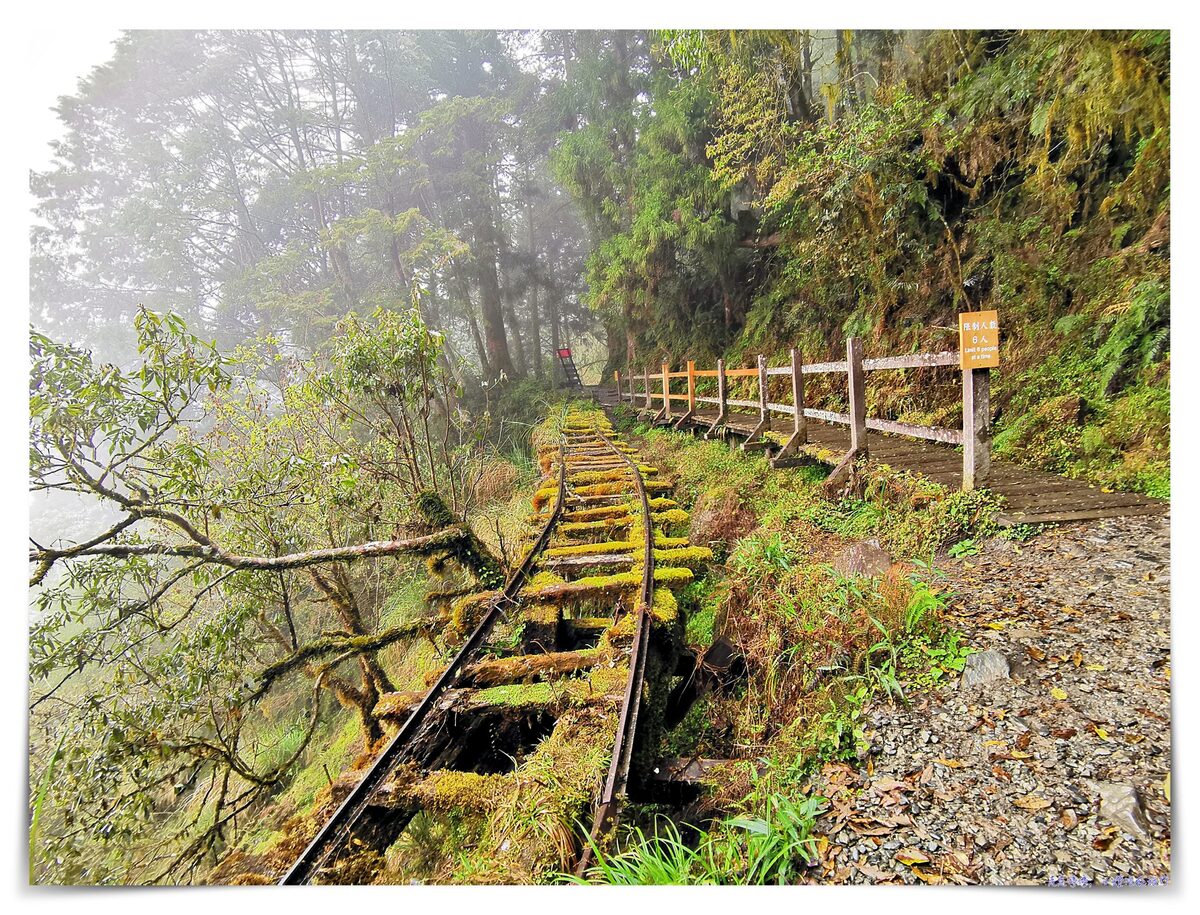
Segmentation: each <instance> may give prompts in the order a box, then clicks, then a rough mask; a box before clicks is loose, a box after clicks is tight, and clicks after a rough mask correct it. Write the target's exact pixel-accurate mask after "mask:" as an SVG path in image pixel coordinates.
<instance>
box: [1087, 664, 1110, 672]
mask: <svg viewBox="0 0 1200 915" xmlns="http://www.w3.org/2000/svg"><path fill="white" fill-rule="evenodd" d="M1084 669H1085V670H1093V671H1096V670H1108V668H1107V667H1105V666H1104V665H1103V664H1088V665H1087V666H1086V667H1085V668H1084Z"/></svg>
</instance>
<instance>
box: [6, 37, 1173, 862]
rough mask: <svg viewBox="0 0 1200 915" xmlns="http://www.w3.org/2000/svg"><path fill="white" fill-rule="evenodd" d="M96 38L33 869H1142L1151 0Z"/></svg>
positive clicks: (42, 375) (38, 304) (38, 665)
mask: <svg viewBox="0 0 1200 915" xmlns="http://www.w3.org/2000/svg"><path fill="white" fill-rule="evenodd" d="M85 70H86V67H85V66H83V65H82V64H81V67H80V76H81V79H80V81H79V83H78V86H77V89H76V91H75V93H74V94H73V95H71V96H67V97H63V98H61V99H60V100H59V102H58V106H57V109H56V110H57V114H58V117H59V119H60V122H61V127H62V132H61V135H60V137H59V138H58V139H57V140H55V141H54V143H53V144H52V145H53V150H52V155H53V158H52V160H48V161H50V162H51V164H49V165H48V167H46V168H45V169H44V170H40V171H35V172H34V173H33V174H32V175H31V178H30V181H31V189H32V192H33V195H34V198H35V199H36V206H35V208H34V211H33V213H32V214H31V217H30V223H31V226H32V228H31V254H30V287H31V306H30V329H29V354H30V368H29V371H30V389H29V397H30V400H29V410H30V446H29V462H30V467H29V488H30V496H29V505H30V543H29V570H30V591H29V608H30V609H29V659H30V660H29V663H30V670H29V678H30V679H29V734H28V743H29V778H30V784H29V804H28V812H29V823H30V829H29V855H30V858H29V879H30V881H31V882H32V883H41V884H154V883H166V884H177V883H275V882H278V881H280V880H281V879H284V880H285V882H287V880H288V877H287V876H285V875H291V876H295V875H298V874H300V875H302V877H303V879H302V880H301V879H299V877H297V879H296V881H295V882H309V881H310V880H311V882H324V883H397V884H407V883H410V882H414V881H415V882H421V883H472V884H480V883H485V884H490V883H555V882H571V881H574V882H584V883H625V884H649V883H864V882H866V883H880V882H884V883H886V882H906V883H993V884H994V883H1022V882H1025V883H1028V882H1037V883H1041V884H1043V885H1044V884H1045V883H1046V882H1047V881H1050V882H1053V881H1054V880H1055V879H1065V876H1064V875H1078V874H1086V875H1089V879H1091V880H1094V881H1098V882H1099V881H1103V880H1105V879H1109V878H1119V877H1129V876H1130V875H1132V876H1133V877H1139V876H1140V877H1142V878H1150V879H1155V880H1158V879H1161V880H1162V881H1164V882H1165V881H1166V879H1167V875H1168V874H1169V860H1170V752H1171V751H1170V723H1169V702H1170V644H1169V635H1168V632H1169V618H1168V614H1169V570H1168V569H1167V566H1166V561H1167V560H1166V556H1167V554H1168V552H1169V534H1168V528H1167V527H1166V524H1167V521H1166V520H1165V519H1164V515H1165V512H1166V510H1167V508H1168V506H1169V502H1168V501H1167V500H1169V498H1170V396H1169V390H1170V375H1169V368H1170V353H1169V342H1170V336H1169V332H1170V309H1169V305H1170V293H1169V274H1170V260H1169V255H1170V174H1169V164H1170V119H1169V115H1170V42H1169V34H1168V33H1167V32H1159V31H1121V32H1117V31H1112V32H1109V31H1062V32H1056V31H1022V30H1011V31H1000V30H996V31H963V30H958V31H919V32H918V31H911V32H905V31H888V30H822V31H804V30H795V31H688V30H655V31H606V32H598V31H512V32H490V31H486V32H485V31H377V32H369V31H361V32H360V31H311V32H310V31H282V30H281V31H261V30H260V31H130V32H125V33H123V34H122V35H121V37H120V38H119V39H118V40H117V41H116V42H115V43H114V44H113V45H112V47H111V55H110V58H109V59H108V60H107V61H105V62H104V63H102V64H101V65H99V66H96V67H94V68H93V69H91V70H90V72H84V71H85ZM992 310H994V311H996V312H997V313H998V314H999V316H1000V327H1001V338H1000V341H1001V342H1000V344H999V346H1000V350H999V353H1000V355H999V359H1000V361H999V364H998V367H997V368H995V369H993V370H992V372H991V375H990V401H989V400H988V399H987V395H988V392H989V389H988V388H987V387H984V388H982V389H971V390H972V394H971V397H973V398H976V399H973V400H966V401H964V397H965V396H966V391H967V388H966V387H964V385H968V384H969V379H970V377H971V375H970V373H971V371H972V370H970V369H964V371H960V370H959V361H958V360H959V356H958V354H957V350H958V349H959V345H960V336H959V334H960V328H959V320H960V319H959V315H960V313H968V312H988V311H992ZM847 341H852V342H851V343H850V344H849V347H850V348H849V349H848V343H847ZM855 347H861V352H862V353H865V356H866V357H867V361H866V365H867V369H868V371H869V379H868V382H867V383H866V384H865V388H859V389H855V388H854V385H855V384H856V381H855V376H854V366H855V362H854V360H855V359H856V358H860V356H861V354H860V355H859V356H856V355H855V354H856V353H859V350H858V349H855ZM793 351H794V353H795V354H797V355H794V356H793V355H792V353H793ZM948 351H955V352H954V353H953V361H952V362H951V361H950V357H947V358H945V359H941V361H938V358H937V357H931V358H929V359H925V361H923V362H922V361H921V360H920V359H918V358H917V354H929V353H934V354H945V353H947V352H948ZM848 352H849V354H850V355H847V354H848ZM909 356H911V357H913V358H912V359H909V360H908V361H905V359H896V360H893V361H894V362H895V363H896V365H898V366H899V365H903V366H908V367H909V368H910V369H911V370H903V371H899V370H886V369H887V368H888V367H887V366H885V365H884V364H883V363H885V362H887V360H886V359H884V357H909ZM760 357H761V358H760ZM922 358H924V357H922ZM718 359H720V360H722V361H721V363H720V366H721V368H720V369H719V370H717V369H716V367H717V366H718ZM789 359H791V360H792V361H791V362H789ZM800 359H802V360H803V363H804V369H803V370H802V369H801V368H800V367H799V366H800V362H799V361H798V360H800ZM843 359H846V360H848V362H847V363H841V362H838V360H843ZM871 360H875V363H872V362H871ZM881 360H882V361H881ZM756 365H757V366H769V367H770V372H768V370H767V369H766V368H762V369H761V371H762V374H761V375H760V374H758V372H757V371H751V369H752V368H753V367H755V366H756ZM789 365H791V366H793V367H794V368H784V367H786V366H789ZM834 365H837V366H840V368H839V369H837V370H836V371H834V369H833V368H823V366H834ZM964 365H965V363H964ZM685 366H688V368H687V370H686V371H684V367H685ZM914 366H915V367H916V368H912V367H914ZM860 368H861V366H860ZM875 368H879V369H880V370H878V371H876V370H873V369H875ZM726 370H733V371H731V372H730V374H729V377H728V391H727V389H726V388H727V385H726V375H725V374H724V373H725V372H726ZM809 370H811V373H810V374H807V375H805V374H804V372H808V371H809ZM974 371H975V372H979V371H981V370H979V369H976V370H974ZM664 372H669V373H679V377H678V378H677V379H676V381H675V386H674V387H670V385H671V378H670V377H666V376H664V374H663V373H664ZM822 372H825V373H824V374H823V373H822ZM847 373H849V374H847ZM964 373H965V374H964ZM718 375H719V376H720V377H719V383H720V387H719V388H718V387H717V383H718V378H717V376H718ZM684 376H686V381H684ZM804 378H807V381H806V387H804V388H800V387H798V385H799V384H800V380H802V379H804ZM847 378H849V382H847ZM964 378H965V379H967V380H965V381H964ZM793 381H794V384H795V385H796V387H793ZM847 383H849V385H850V387H849V388H847ZM756 384H757V385H759V387H755V385H756ZM631 385H632V388H631ZM685 385H686V387H687V390H688V393H687V394H683V393H682V392H683V391H684V387H685ZM667 388H670V397H668V398H666V399H665V400H664V399H663V397H662V393H663V391H664V390H666V389H667ZM856 390H865V394H864V395H862V396H865V404H864V403H862V402H861V399H860V395H859V394H858V393H856ZM979 390H982V391H983V392H984V393H983V397H984V399H983V401H982V403H983V404H984V409H983V414H981V415H982V419H978V418H976V419H975V420H973V418H972V415H971V410H972V409H973V407H972V406H971V405H972V404H978V403H979V400H978V399H977V398H978V396H979V394H978V391H979ZM631 392H632V396H631ZM697 392H698V394H697ZM768 392H769V400H770V402H771V405H772V408H774V405H776V404H777V403H778V404H783V405H787V404H792V403H795V404H797V405H800V402H801V401H800V396H801V395H802V396H803V398H804V404H805V405H806V406H807V407H808V408H812V409H810V410H807V411H806V410H804V409H800V413H804V412H808V413H809V414H810V416H811V417H815V418H813V419H810V420H809V422H808V426H809V427H811V428H812V429H814V430H815V429H817V428H818V427H820V426H821V425H822V422H825V424H826V425H827V426H828V428H831V429H832V428H835V427H836V428H840V427H838V426H837V423H838V422H841V423H842V424H843V425H844V424H847V423H848V424H849V425H854V422H855V419H854V417H855V416H862V415H867V414H869V416H870V417H873V418H878V420H879V423H882V425H879V424H876V425H871V421H867V422H865V423H864V424H863V425H862V438H861V440H860V439H859V438H853V439H850V441H851V442H852V444H851V445H850V446H849V447H850V450H849V452H846V447H844V446H842V445H835V444H828V442H831V441H833V439H822V438H821V437H820V434H818V432H817V431H805V432H804V433H803V435H804V436H807V440H805V439H803V438H802V437H801V438H794V440H792V441H787V438H788V435H789V434H791V432H792V430H793V416H795V430H796V432H797V435H800V429H801V425H802V422H803V417H802V416H800V415H797V414H796V411H795V410H794V409H792V408H790V407H789V408H788V409H790V410H792V415H783V416H782V418H780V417H778V416H777V417H776V419H775V425H774V426H769V428H768V429H767V432H769V433H770V434H767V432H764V427H763V424H762V423H761V422H759V424H758V426H755V422H757V421H758V419H759V416H760V407H759V401H760V399H761V404H762V406H761V416H762V417H767V416H768ZM653 395H658V397H659V400H658V402H657V403H654V402H653ZM760 395H761V398H760ZM697 396H699V398H700V401H704V398H708V401H707V402H711V403H714V404H716V403H718V402H719V403H720V409H721V411H724V410H725V403H726V400H728V401H729V403H730V404H732V405H733V407H731V409H741V410H742V412H743V414H744V415H745V416H747V417H749V420H750V421H749V422H747V423H744V425H745V427H746V428H744V429H742V431H741V432H736V430H734V431H733V432H731V431H730V430H726V431H725V434H722V435H718V434H716V433H717V431H718V427H719V426H720V425H721V424H722V422H723V421H724V420H725V419H726V417H725V416H724V415H721V416H718V411H717V410H716V409H712V410H711V411H709V413H708V414H706V415H704V416H703V417H702V413H703V411H702V410H701V408H700V407H698V406H697V403H698V402H697ZM793 398H794V400H793ZM964 403H966V404H968V406H966V407H964ZM798 408H799V407H798ZM685 410H686V411H687V412H688V415H687V416H682V417H681V414H684V412H685ZM656 411H657V413H656ZM856 411H862V412H856ZM664 414H665V415H664ZM839 417H841V419H839ZM846 417H849V418H848V419H847V418H846ZM701 418H703V420H704V422H703V428H700V427H699V426H697V424H698V423H699V420H700V419H701ZM676 420H678V421H676ZM689 421H690V423H691V425H692V426H693V427H694V429H693V431H701V432H703V431H704V430H705V429H707V430H708V434H707V435H688V434H686V429H687V427H688V423H689ZM872 421H873V420H872ZM973 421H974V422H975V426H974V427H972V426H971V423H972V422H973ZM730 422H732V420H730ZM889 423H890V424H891V426H890V427H889V426H888V424H889ZM668 425H669V427H668ZM734 425H736V423H734ZM750 427H754V428H753V429H751V428H750ZM868 428H870V429H872V430H875V431H872V432H871V433H870V435H869V436H868V435H867V432H866V430H867V429H868ZM942 428H949V429H951V430H953V433H952V434H941V433H938V432H937V430H939V429H942ZM971 428H976V429H978V430H985V431H986V442H987V447H988V449H990V450H989V451H988V454H990V460H991V462H992V463H991V466H990V473H991V477H990V478H985V477H984V476H983V474H984V472H985V471H987V469H988V465H987V464H978V465H977V466H978V467H979V468H982V469H981V470H980V476H979V478H978V482H979V483H980V484H981V485H977V486H974V487H972V486H971V485H969V483H968V480H967V478H965V477H962V476H961V475H962V474H964V473H966V472H967V471H965V470H959V468H960V467H964V466H966V465H964V463H963V461H964V458H963V453H965V454H966V455H967V460H968V462H969V461H971V460H975V458H974V457H973V455H974V454H975V452H974V451H971V450H970V448H971V447H974V445H973V444H971V443H969V442H968V441H967V439H968V437H969V430H970V429H971ZM780 429H785V430H786V434H784V435H783V437H782V438H779V437H778V436H779V430H780ZM889 429H890V431H895V430H899V434H897V435H884V434H883V432H881V431H879V430H883V431H889ZM905 430H925V431H924V432H918V433H914V434H918V435H923V436H924V437H925V438H926V439H928V438H934V439H937V441H938V442H941V444H924V443H923V444H922V446H921V447H923V448H926V449H927V450H926V451H921V452H919V456H918V452H917V451H916V450H915V449H916V446H915V445H909V446H908V448H907V449H906V448H905V447H904V446H902V445H900V444H896V443H898V442H902V441H905V440H904V439H902V438H901V437H900V435H902V434H904V433H905ZM930 430H932V431H930ZM958 430H962V431H961V432H959V431H958ZM829 434H830V435H832V434H833V433H829ZM838 434H846V433H845V432H844V431H843V432H840V433H838ZM855 434H857V433H855ZM939 434H941V438H938V437H937V436H938V435H939ZM980 434H983V432H981V433H980ZM737 435H742V436H743V437H745V439H746V441H745V443H744V444H743V445H738V444H737V443H736V441H735V439H736V436H737ZM947 435H949V437H947ZM772 436H775V438H772ZM955 436H957V437H955ZM722 438H723V439H725V440H721V439H722ZM877 439H878V441H877ZM839 441H840V440H839ZM860 441H861V442H863V443H869V445H870V449H872V450H871V451H870V453H869V454H868V452H867V448H866V445H865V444H864V445H863V447H862V449H861V450H856V449H858V445H859V443H860ZM981 441H982V439H981ZM730 442H733V443H734V444H733V445H731V444H730ZM821 442H826V444H825V446H824V449H825V450H822V446H821ZM781 448H782V449H783V451H782V453H781V452H780V449H781ZM889 448H890V449H891V451H888V449H889ZM928 449H942V451H936V450H928ZM956 449H957V450H956ZM842 452H846V454H845V455H843V453H842ZM889 454H890V455H892V457H891V458H888V455H889ZM930 455H933V456H932V457H931V456H930ZM939 455H941V456H939ZM783 458H788V460H786V461H785V460H783ZM917 460H919V461H921V462H924V463H923V464H922V465H921V466H924V467H925V468H926V470H928V472H927V473H924V474H923V473H922V472H921V471H920V467H918V466H917V465H916V464H913V465H912V467H913V468H915V469H910V470H905V469H904V467H905V466H908V465H906V464H905V461H909V462H910V463H912V462H914V461H917ZM784 468H786V469H784ZM946 468H949V469H948V470H947V469H946ZM951 472H953V473H958V474H960V477H955V478H954V479H951V478H950V476H948V475H947V474H950V473H951ZM939 474H941V475H939ZM960 483H961V485H960ZM1006 486H1009V487H1010V488H1012V492H1011V493H1009V492H1008V491H1007V490H1006V489H1005V487H1006ZM1023 498H1024V499H1028V500H1031V501H1030V502H1029V505H1026V504H1025V503H1022V502H1021V499H1023ZM1035 503H1036V505H1037V506H1039V507H1036V508H1034V507H1029V506H1030V505H1034V504H1035ZM1081 508H1085V509H1086V511H1083V510H1081ZM1036 512H1041V516H1040V517H1041V519H1042V520H1041V521H1040V522H1039V521H1037V520H1036V518H1035V517H1034V514H1035V513H1036ZM539 531H544V533H543V534H541V535H540V536H539ZM639 583H641V590H640V591H639V590H638V588H639ZM639 595H640V596H639ZM643 625H644V628H645V633H643ZM1126 631H1127V632H1128V633H1129V634H1130V636H1129V638H1125V637H1123V636H1122V635H1121V633H1122V632H1126ZM1133 633H1139V634H1140V635H1139V636H1137V637H1134V636H1133V635H1132V634H1133ZM639 640H640V641H639ZM460 654H461V656H460ZM993 655H994V656H998V658H999V661H997V660H996V659H995V658H993V657H992V656H993ZM1000 662H1003V664H1002V668H1003V669H1002V672H1000V667H1001V664H1000ZM1118 672H1119V673H1120V674H1121V677H1120V683H1118V682H1117V676H1116V674H1117V673H1118ZM643 678H644V679H643ZM972 690H974V691H973V692H972ZM631 703H632V712H630V711H629V707H630V704H631ZM639 708H640V712H639ZM410 716H411V717H410ZM625 728H628V731H627V743H626V745H625V746H622V735H625V734H626V731H625V730H624V729H625ZM410 732H411V733H410ZM397 735H399V736H397ZM614 738H615V739H616V744H615V746H616V749H615V750H614ZM385 748H388V749H385ZM622 751H624V752H622ZM385 770H386V771H385ZM368 786H369V787H370V791H369V792H368V791H367V787H368ZM614 792H615V793H614ZM360 797H361V802H360V800H359V798H360ZM355 805H358V806H357V807H356V806H355ZM618 813H619V816H618V815H617V814H618ZM610 814H611V818H610ZM339 817H347V818H348V819H346V824H347V825H346V826H345V827H344V829H343V831H342V832H340V833H337V831H336V829H335V828H334V827H335V826H336V827H337V829H342V827H341V826H340V825H339V824H340V823H341V822H342V820H341V819H339ZM333 833H336V835H333ZM331 835H332V837H330V836H331ZM322 843H326V844H322ZM318 852H320V854H318ZM297 862H299V863H297ZM306 868H307V869H306ZM289 869H290V870H289Z"/></svg>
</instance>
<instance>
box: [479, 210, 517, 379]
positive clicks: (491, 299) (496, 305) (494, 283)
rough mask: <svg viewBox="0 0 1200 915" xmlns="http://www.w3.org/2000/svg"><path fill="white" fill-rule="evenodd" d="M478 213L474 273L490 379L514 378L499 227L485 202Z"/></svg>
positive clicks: (514, 370)
mask: <svg viewBox="0 0 1200 915" xmlns="http://www.w3.org/2000/svg"><path fill="white" fill-rule="evenodd" d="M479 215H480V218H479V219H478V221H477V222H476V224H475V233H474V234H475V245H474V253H475V275H476V279H477V280H478V282H479V307H480V312H481V315H482V317H483V343H484V347H485V348H486V350H487V360H488V366H487V378H488V380H489V381H495V380H497V379H498V378H500V376H501V375H504V376H506V377H508V378H513V377H515V376H516V374H517V372H516V368H515V367H514V366H513V361H512V355H511V354H510V353H509V351H508V335H507V333H506V332H505V327H504V299H503V297H502V295H501V293H500V278H499V276H498V275H497V272H496V255H497V245H496V227H495V225H494V224H493V223H492V218H491V217H492V208H491V206H489V205H487V204H485V205H484V206H483V207H482V208H481V213H480V214H479Z"/></svg>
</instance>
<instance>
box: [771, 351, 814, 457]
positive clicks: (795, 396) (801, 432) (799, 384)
mask: <svg viewBox="0 0 1200 915" xmlns="http://www.w3.org/2000/svg"><path fill="white" fill-rule="evenodd" d="M792 406H793V407H794V408H795V410H796V412H795V414H794V416H793V417H792V437H791V438H789V439H788V440H787V442H785V443H784V446H783V448H782V449H781V450H780V452H779V454H777V455H775V457H773V458H771V466H772V467H775V468H779V467H787V466H790V465H791V464H793V463H795V462H794V461H793V460H792V456H793V455H794V454H795V453H796V452H797V451H798V450H799V449H800V446H801V445H807V444H808V419H807V418H806V417H805V415H804V360H803V358H802V357H801V355H800V351H799V350H798V349H796V348H795V347H794V346H793V347H792Z"/></svg>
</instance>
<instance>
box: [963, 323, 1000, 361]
mask: <svg viewBox="0 0 1200 915" xmlns="http://www.w3.org/2000/svg"><path fill="white" fill-rule="evenodd" d="M958 357H959V361H960V364H961V366H962V368H963V370H964V371H966V370H967V369H994V368H998V367H999V366H1000V321H999V319H998V318H997V317H996V312H994V311H963V312H960V313H959V315H958Z"/></svg>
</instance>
